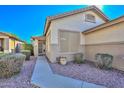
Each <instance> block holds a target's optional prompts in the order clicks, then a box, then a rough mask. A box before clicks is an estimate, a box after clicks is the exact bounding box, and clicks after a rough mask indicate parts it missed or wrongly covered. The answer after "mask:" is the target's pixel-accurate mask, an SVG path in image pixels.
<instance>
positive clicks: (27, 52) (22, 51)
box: [21, 50, 31, 60]
mask: <svg viewBox="0 0 124 93" xmlns="http://www.w3.org/2000/svg"><path fill="white" fill-rule="evenodd" d="M21 53H22V54H24V55H25V56H26V60H30V56H31V52H30V50H21Z"/></svg>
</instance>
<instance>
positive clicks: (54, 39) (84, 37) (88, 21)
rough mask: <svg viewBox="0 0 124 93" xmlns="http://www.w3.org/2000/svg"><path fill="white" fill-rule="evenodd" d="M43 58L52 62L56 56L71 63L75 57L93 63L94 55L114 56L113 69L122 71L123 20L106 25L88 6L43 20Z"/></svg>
mask: <svg viewBox="0 0 124 93" xmlns="http://www.w3.org/2000/svg"><path fill="white" fill-rule="evenodd" d="M44 36H45V40H46V41H45V43H46V56H47V57H48V59H49V60H50V61H51V62H52V63H55V62H56V58H57V57H60V56H64V57H67V61H72V60H73V56H74V54H76V53H83V54H84V57H85V59H87V60H91V61H94V59H95V54H97V53H107V54H111V55H113V56H114V61H113V64H112V65H113V67H114V68H117V69H120V70H123V71H124V16H123V17H120V18H117V19H115V20H112V21H110V20H109V19H108V18H107V17H106V16H105V15H104V14H103V13H102V12H101V11H100V10H99V9H98V8H97V7H95V6H89V7H86V8H84V9H79V10H75V11H71V12H66V13H64V14H60V15H56V16H50V17H47V20H46V24H45V31H44Z"/></svg>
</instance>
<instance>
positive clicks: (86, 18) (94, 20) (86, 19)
mask: <svg viewBox="0 0 124 93" xmlns="http://www.w3.org/2000/svg"><path fill="white" fill-rule="evenodd" d="M87 16H92V17H94V19H93V20H90V19H88V17H87ZM85 22H91V23H96V17H95V16H94V15H93V14H85Z"/></svg>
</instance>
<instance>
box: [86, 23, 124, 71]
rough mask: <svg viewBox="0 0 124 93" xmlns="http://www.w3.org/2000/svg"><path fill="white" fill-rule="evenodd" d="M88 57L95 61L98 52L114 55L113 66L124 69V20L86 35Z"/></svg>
mask: <svg viewBox="0 0 124 93" xmlns="http://www.w3.org/2000/svg"><path fill="white" fill-rule="evenodd" d="M85 40H86V47H85V49H86V50H85V51H86V54H85V55H86V59H88V60H91V61H95V60H94V57H95V54H97V53H108V54H111V55H113V56H114V61H113V67H115V68H117V69H120V70H124V22H123V23H119V24H116V25H113V26H110V27H106V28H104V29H101V30H98V31H95V32H91V33H88V34H86V35H85Z"/></svg>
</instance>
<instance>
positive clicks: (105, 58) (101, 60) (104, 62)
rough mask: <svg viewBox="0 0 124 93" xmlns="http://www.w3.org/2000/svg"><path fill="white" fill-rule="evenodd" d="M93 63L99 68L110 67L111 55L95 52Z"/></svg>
mask: <svg viewBox="0 0 124 93" xmlns="http://www.w3.org/2000/svg"><path fill="white" fill-rule="evenodd" d="M95 60H96V62H95V64H96V67H98V68H101V69H111V68H112V61H113V56H112V55H109V54H100V53H98V54H96V55H95Z"/></svg>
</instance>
